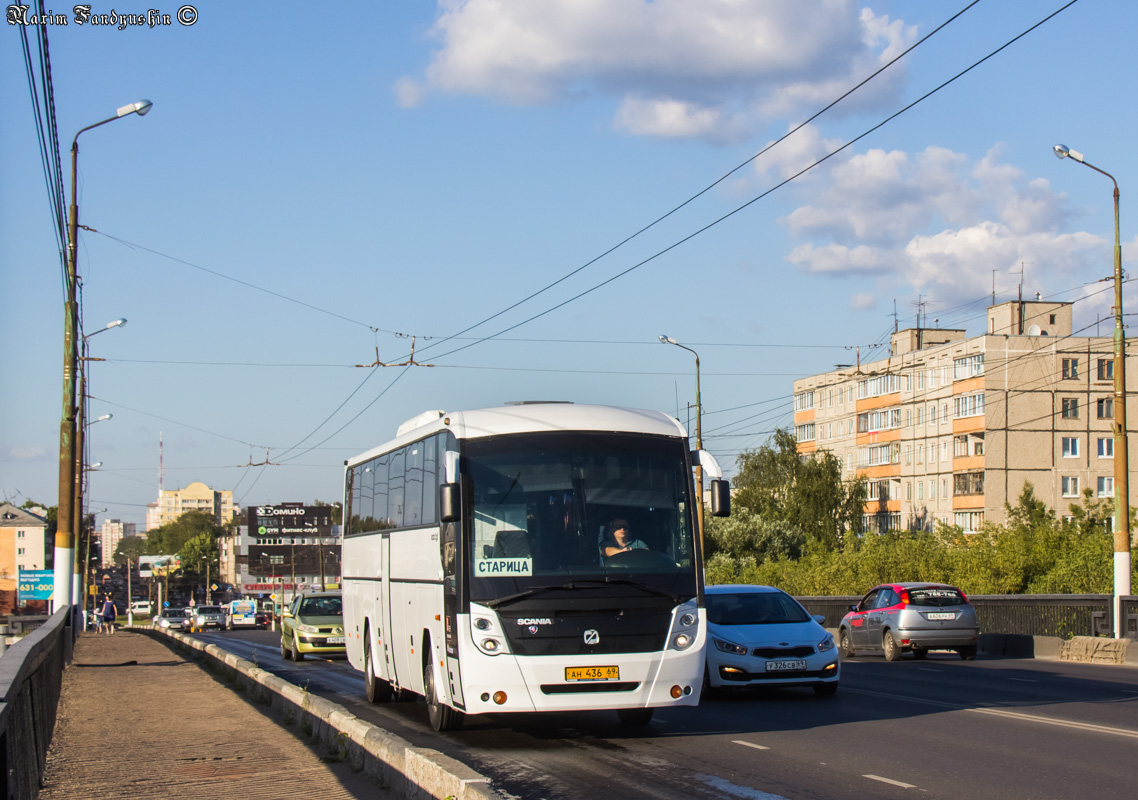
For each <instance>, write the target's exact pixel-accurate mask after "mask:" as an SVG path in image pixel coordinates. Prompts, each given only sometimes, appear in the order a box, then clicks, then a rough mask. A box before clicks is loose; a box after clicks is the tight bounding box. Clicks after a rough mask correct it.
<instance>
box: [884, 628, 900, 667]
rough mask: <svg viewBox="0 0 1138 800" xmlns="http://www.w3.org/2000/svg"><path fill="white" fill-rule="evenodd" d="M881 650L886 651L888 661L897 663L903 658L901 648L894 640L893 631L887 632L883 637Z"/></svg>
mask: <svg viewBox="0 0 1138 800" xmlns="http://www.w3.org/2000/svg"><path fill="white" fill-rule="evenodd" d="M881 649H882V650H884V651H885V660H886V661H896V660H897V659H899V658H900V657H901V648H900V647H898V646H897V640H896V639H894V638H893V631H885V635H884V636H882V637H881Z"/></svg>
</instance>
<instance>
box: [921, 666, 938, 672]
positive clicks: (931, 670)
mask: <svg viewBox="0 0 1138 800" xmlns="http://www.w3.org/2000/svg"><path fill="white" fill-rule="evenodd" d="M917 669H918V670H920V671H921V672H944V670H943V669H930V668H929V667H917Z"/></svg>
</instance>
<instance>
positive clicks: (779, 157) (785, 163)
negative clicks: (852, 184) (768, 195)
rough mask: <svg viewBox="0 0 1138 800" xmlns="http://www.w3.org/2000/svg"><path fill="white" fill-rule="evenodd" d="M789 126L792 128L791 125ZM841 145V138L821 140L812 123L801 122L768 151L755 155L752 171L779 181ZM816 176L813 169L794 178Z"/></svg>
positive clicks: (802, 178) (804, 178) (808, 178)
mask: <svg viewBox="0 0 1138 800" xmlns="http://www.w3.org/2000/svg"><path fill="white" fill-rule="evenodd" d="M791 127H792V128H793V127H794V126H791ZM770 145H771V142H767V144H766V145H764V146H763V147H764V148H766V147H769V146H770ZM841 146H842V141H841V140H840V139H825V138H823V137H822V132H821V131H820V130H819V129H818V128H817V127H816V126H814V125H805V126H803V127H802V128H801V129H800V130H798V131H795V132H794V133H793V134H792V135H790V136H788V137H787V138H786V139H785V140H783V141H781V142H779V143H778V145H777V146H775V147H773V148H771V150H770V151H769V152H767V153H763V154H762V155H761V156H759V158H758V159H756V161H755V174H756V175H758V176H759V178H761V179H764V180H766V179H769V178H770V177H771V176H776V177H777V178H778V179H779V180H785V179H786V178H791V177H793V176H795V175H797V174H798V173H799V172H801V171H802V170H804V169H806V168H807V167H809V166H810V165H811V164H813V163H814V162H816V161H818V160H819V159H821V158H824V157H825V156H826V155H828V154H830V153H832V152H834V151H835V150H837V149H838V148H839V147H841ZM839 158H840V156H839ZM833 163H840V162H833ZM816 175H817V173H816V172H815V171H811V172H807V173H806V174H805V175H803V176H802V177H800V178H798V180H799V181H802V180H811V179H813V178H814V177H815V176H816Z"/></svg>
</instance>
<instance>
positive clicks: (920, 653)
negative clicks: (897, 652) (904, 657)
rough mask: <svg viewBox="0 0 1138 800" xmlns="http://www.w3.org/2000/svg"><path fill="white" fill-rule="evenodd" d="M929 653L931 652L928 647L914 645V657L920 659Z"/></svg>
mask: <svg viewBox="0 0 1138 800" xmlns="http://www.w3.org/2000/svg"><path fill="white" fill-rule="evenodd" d="M928 654H929V649H928V648H927V647H914V648H913V658H915V659H917V660H918V661H919V660H920V659H922V658H924V657H925V656H927V655H928Z"/></svg>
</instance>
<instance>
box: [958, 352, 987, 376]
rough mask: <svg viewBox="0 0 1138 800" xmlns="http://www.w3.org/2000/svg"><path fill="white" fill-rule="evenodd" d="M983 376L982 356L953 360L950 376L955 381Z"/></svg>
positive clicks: (979, 354)
mask: <svg viewBox="0 0 1138 800" xmlns="http://www.w3.org/2000/svg"><path fill="white" fill-rule="evenodd" d="M983 374H984V354H983V353H978V354H976V355H974V356H965V357H964V358H957V359H954V360H953V362H952V376H953V378H954V379H955V380H958V381H959V380H963V379H964V378H975V377H976V376H977V375H983Z"/></svg>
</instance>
